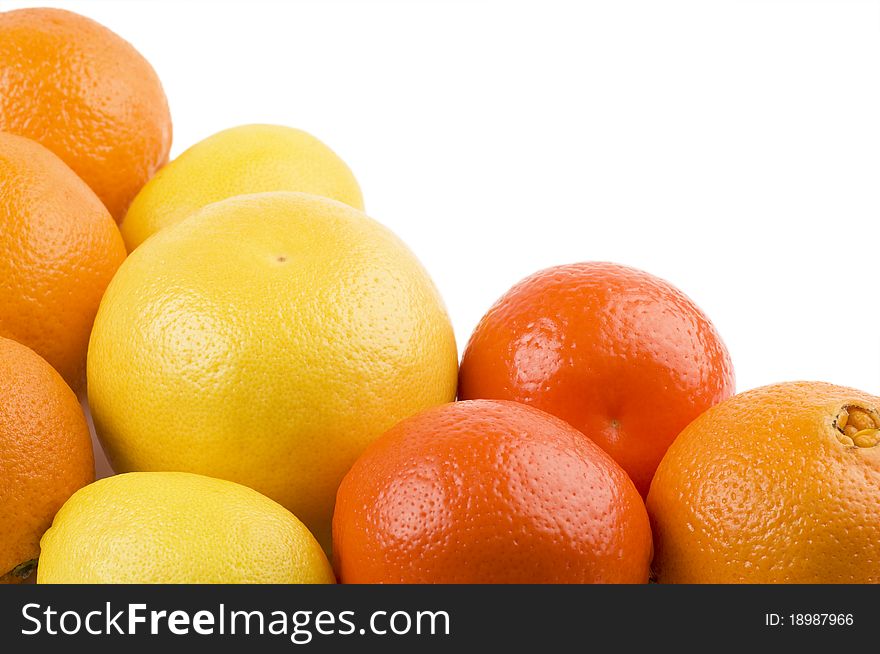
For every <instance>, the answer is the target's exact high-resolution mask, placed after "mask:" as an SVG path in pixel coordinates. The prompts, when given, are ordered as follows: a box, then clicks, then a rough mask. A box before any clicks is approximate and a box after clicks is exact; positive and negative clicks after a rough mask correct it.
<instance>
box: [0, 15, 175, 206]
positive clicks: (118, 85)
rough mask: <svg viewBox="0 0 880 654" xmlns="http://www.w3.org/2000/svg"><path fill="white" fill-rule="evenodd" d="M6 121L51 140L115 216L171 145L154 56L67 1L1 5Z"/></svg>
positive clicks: (10, 127) (0, 70) (0, 100)
mask: <svg viewBox="0 0 880 654" xmlns="http://www.w3.org/2000/svg"><path fill="white" fill-rule="evenodd" d="M0 131H4V132H12V133H15V134H20V135H22V136H27V137H29V138H32V139H34V140H36V141H39V142H40V143H42V144H43V145H45V146H46V147H47V148H49V149H50V150H52V151H53V152H54V153H55V154H57V155H58V156H59V157H61V159H63V160H64V162H65V163H67V165H69V166H70V167H71V168H73V170H75V171H76V173H77V174H78V175H79V176H80V177H82V178H83V179H84V180H85V181H86V183H87V184H88V185H89V186H91V187H92V189H93V190H94V191H95V193H97V195H98V197H100V198H101V200H102V201H103V202H104V204H105V205H106V206H107V208H108V209H109V210H110V213H111V214H112V215H113V216H114V217H115V218H116V220H121V219H122V217H123V215H124V214H125V210H126V209H127V208H128V205H129V204H130V203H131V201H132V199H133V198H134V196H135V195H136V194H137V192H138V191H139V190H140V189H141V187H142V186H143V185H144V184H146V183H147V180H149V179H150V177H152V175H153V174H154V173H155V172H156V171H157V170H158V169H159V168H160V167H161V166H162V165H163V164H164V163H165V162H166V161H168V151H169V149H170V148H171V117H170V115H169V111H168V101H167V100H166V98H165V92H164V91H163V90H162V85H161V84H160V83H159V78H158V77H157V76H156V73H155V71H154V70H153V68H152V67H151V66H150V64H149V63H147V61H146V60H145V59H144V58H143V57H142V56H141V55H140V54H139V53H138V51H137V50H135V49H134V48H133V47H132V46H131V45H130V44H129V43H128V42H126V41H125V40H123V39H122V38H120V37H119V36H117V35H116V34H114V33H113V32H111V31H110V30H108V29H107V28H106V27H103V26H102V25H99V24H98V23H96V22H95V21H93V20H90V19H88V18H85V17H84V16H80V15H78V14H74V13H72V12H69V11H64V10H61V9H19V10H16V11H8V12H4V13H0Z"/></svg>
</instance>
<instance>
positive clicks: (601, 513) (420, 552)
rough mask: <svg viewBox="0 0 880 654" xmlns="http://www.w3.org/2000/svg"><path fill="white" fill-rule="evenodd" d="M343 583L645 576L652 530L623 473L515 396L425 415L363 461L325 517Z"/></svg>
mask: <svg viewBox="0 0 880 654" xmlns="http://www.w3.org/2000/svg"><path fill="white" fill-rule="evenodd" d="M333 546H334V561H335V567H336V572H337V574H338V575H339V579H340V581H342V582H344V583H645V582H646V581H647V580H648V565H649V563H650V560H651V531H650V528H649V526H648V517H647V514H646V513H645V507H644V504H643V503H642V498H641V497H640V496H639V494H638V492H637V491H636V489H635V487H634V486H633V484H632V482H631V481H630V480H629V478H628V477H627V476H626V473H624V472H623V470H621V468H620V467H619V466H618V465H617V464H616V463H614V461H613V460H612V459H611V457H609V456H608V455H607V454H605V453H604V452H603V451H602V450H601V449H600V448H599V447H598V446H596V445H595V444H594V443H593V442H591V441H590V440H589V439H587V438H585V437H584V435H583V434H581V433H580V432H578V431H577V430H576V429H574V428H572V427H571V426H570V425H568V424H566V423H564V422H563V421H561V420H559V419H558V418H555V417H553V416H551V415H549V414H547V413H544V412H543V411H538V410H537V409H532V408H530V407H527V406H524V405H522V404H517V403H514V402H498V401H488V400H478V401H472V402H456V403H454V404H447V405H445V406H441V407H436V408H433V409H428V410H426V411H424V412H422V413H420V414H418V415H416V416H413V417H411V418H408V419H406V420H404V421H403V422H401V423H399V424H398V425H396V426H395V427H393V428H392V429H390V430H389V431H388V432H387V433H385V434H384V435H383V436H382V437H381V438H379V439H378V440H377V441H376V442H375V443H373V444H372V445H371V446H370V447H369V448H368V449H367V451H366V452H365V453H364V454H363V456H361V458H360V459H358V461H357V463H355V465H354V467H352V469H351V471H350V472H349V473H348V475H346V477H345V479H344V480H343V482H342V485H341V486H340V488H339V493H338V496H337V500H336V512H335V515H334V517H333Z"/></svg>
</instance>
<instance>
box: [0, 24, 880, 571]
mask: <svg viewBox="0 0 880 654" xmlns="http://www.w3.org/2000/svg"><path fill="white" fill-rule="evenodd" d="M171 133H172V129H171V119H170V113H169V108H168V103H167V100H166V98H165V94H164V92H163V89H162V86H161V84H160V82H159V78H158V76H157V75H156V73H155V72H154V71H153V69H152V68H151V66H150V65H149V63H147V61H146V60H144V58H143V57H142V56H141V55H140V54H139V53H138V52H137V51H136V50H135V49H134V48H133V47H132V46H131V45H130V44H128V43H127V42H126V41H124V40H123V39H122V38H120V37H119V36H117V35H116V34H114V33H113V32H111V31H110V30H108V29H106V28H104V27H103V26H101V25H98V24H97V23H95V22H93V21H91V20H90V19H88V18H85V17H83V16H79V15H76V14H73V13H70V12H66V11H62V10H54V9H26V10H18V11H10V12H6V13H0V582H4V583H17V582H21V581H23V580H25V579H28V578H33V577H34V576H36V579H37V581H38V582H39V583H334V582H337V581H339V582H343V583H646V582H648V581H649V580H654V581H657V582H660V583H701V582H707V583H719V582H721V583H727V582H735V583H740V582H791V583H796V582H811V583H840V582H848V583H853V582H880V446H878V443H880V398H876V397H873V396H871V395H868V394H866V393H862V392H860V391H857V390H853V389H849V388H843V387H839V386H833V385H830V384H825V383H819V382H815V383H808V382H797V383H787V384H776V385H773V386H766V387H763V388H758V389H754V390H750V391H747V392H744V393H741V394H738V395H736V394H734V393H735V389H734V371H733V365H732V363H731V357H730V355H729V353H728V351H727V349H726V347H725V345H724V343H723V341H722V339H721V337H720V335H719V334H718V331H717V330H716V329H715V327H714V326H713V324H712V322H711V321H710V320H709V318H708V317H707V316H706V315H705V314H704V313H703V312H702V311H701V310H700V309H699V307H697V306H696V305H695V304H694V302H692V301H691V300H690V299H689V298H688V297H687V296H686V295H685V294H684V293H683V292H682V291H680V290H679V289H678V288H676V287H675V286H673V285H672V284H670V283H668V282H666V281H664V280H661V279H659V278H657V277H654V276H653V275H650V274H648V273H646V272H642V271H639V270H635V269H633V268H629V267H626V266H622V265H617V264H612V263H600V262H587V263H576V264H568V265H560V266H557V267H554V268H550V269H547V270H543V271H540V272H537V273H534V274H532V275H531V276H528V277H526V278H525V279H523V280H522V281H520V282H519V283H517V284H516V285H514V286H513V287H512V288H511V289H510V291H508V292H507V293H506V294H505V295H504V296H503V297H501V298H500V299H499V300H498V301H497V302H496V304H495V305H494V306H492V307H491V308H489V310H488V312H487V313H486V314H485V316H484V318H483V319H482V320H481V321H480V323H479V325H478V326H477V327H476V329H475V331H474V332H473V335H472V337H471V338H470V341H469V342H468V343H467V346H466V348H465V349H464V354H463V356H462V359H461V364H460V366H459V359H458V350H457V347H456V343H455V339H454V336H453V329H452V325H451V322H450V318H449V315H448V313H447V310H446V306H445V304H444V302H443V300H442V299H441V297H440V295H439V293H438V291H437V289H436V287H435V286H434V283H433V281H432V280H431V278H430V276H429V275H428V273H427V271H426V270H425V269H424V268H423V267H422V265H421V264H420V263H419V261H418V259H417V258H416V257H415V255H414V254H413V253H412V252H411V251H410V250H409V249H408V248H407V246H406V245H405V244H404V243H403V242H402V241H401V240H400V239H399V238H397V237H396V236H395V235H394V234H393V233H392V232H391V231H390V230H388V229H387V228H386V227H384V226H383V225H382V224H381V223H379V222H377V221H375V220H373V219H372V218H370V217H368V216H367V214H365V213H364V202H363V197H362V194H361V189H360V187H359V186H358V183H357V181H356V180H355V177H354V175H353V174H352V171H351V170H350V169H349V168H348V166H347V165H346V164H345V163H344V162H343V161H342V159H340V157H339V156H337V154H336V153H334V152H333V150H331V149H330V148H329V147H328V146H327V145H325V144H324V143H323V142H322V141H320V140H318V139H317V138H315V137H314V136H312V135H310V134H307V133H305V132H303V131H300V130H297V129H293V128H291V127H285V126H277V125H244V126H238V127H232V128H230V129H227V130H224V131H221V132H219V133H217V134H215V135H213V136H210V137H209V138H207V139H205V140H203V141H202V142H200V143H197V144H195V145H192V146H191V147H190V148H189V149H187V150H186V151H185V152H183V154H181V155H180V156H179V157H177V158H176V159H174V160H173V161H170V162H169V150H170V146H171ZM86 409H87V410H88V411H90V413H91V417H92V419H93V421H94V426H95V431H96V434H97V437H98V438H99V439H100V443H101V445H102V446H103V449H104V451H105V453H106V455H107V457H108V459H109V461H110V463H111V464H112V467H113V469H114V471H115V472H116V473H117V474H116V475H115V476H111V477H109V478H105V479H101V480H99V481H95V472H94V461H95V459H94V454H93V449H92V442H91V438H90V433H89V428H88V423H87V418H86V414H85V413H84V410H86ZM35 570H36V575H34V574H33V573H34V571H35Z"/></svg>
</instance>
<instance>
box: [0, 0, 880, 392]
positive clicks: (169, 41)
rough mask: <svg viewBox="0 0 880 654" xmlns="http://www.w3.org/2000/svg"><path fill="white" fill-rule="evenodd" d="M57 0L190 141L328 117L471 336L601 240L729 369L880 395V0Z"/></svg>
mask: <svg viewBox="0 0 880 654" xmlns="http://www.w3.org/2000/svg"><path fill="white" fill-rule="evenodd" d="M35 4H38V5H50V6H61V7H64V8H67V9H72V10H74V11H77V12H79V13H82V14H85V15H87V16H90V17H92V18H94V19H96V20H98V21H99V22H101V23H103V24H105V25H107V26H108V27H110V28H111V29H112V30H114V31H115V32H117V33H118V34H120V35H122V36H123V37H124V38H126V39H127V40H129V41H130V42H131V43H133V44H134V45H135V47H137V48H138V49H139V50H140V51H141V52H142V53H143V54H144V55H145V56H146V57H147V59H148V60H149V61H150V62H151V63H152V64H153V66H154V67H155V68H156V70H157V72H158V74H159V76H160V78H161V79H162V81H163V83H164V86H165V90H166V92H167V94H168V97H169V101H170V104H171V110H172V115H173V119H174V130H175V138H174V148H173V152H172V155H177V154H179V153H180V152H182V151H183V150H184V149H185V148H186V147H188V146H190V145H192V144H193V143H195V142H196V141H198V140H200V139H202V138H204V137H206V136H208V135H210V134H212V133H213V132H215V131H218V130H220V129H223V128H226V127H230V126H233V125H236V124H241V123H251V122H273V123H281V124H287V125H290V126H294V127H299V128H302V129H305V130H307V131H309V132H312V133H313V134H315V135H316V136H318V137H319V138H321V139H322V140H324V141H325V142H326V143H327V144H329V145H330V146H331V147H332V148H334V149H335V150H336V151H337V152H338V153H339V154H340V155H341V156H342V157H343V159H345V160H346V161H347V162H348V164H349V165H350V166H351V167H352V169H353V170H354V173H355V175H356V176H357V178H358V180H359V181H360V183H361V186H362V188H363V191H364V196H365V200H366V204H367V212H368V213H369V214H370V215H372V216H373V217H374V218H376V219H378V220H380V221H381V222H384V223H385V224H386V225H388V226H390V227H391V228H392V229H393V230H395V231H396V232H397V233H398V234H399V235H400V236H401V237H402V238H403V239H404V240H405V241H406V242H407V243H408V244H409V245H410V247H411V248H412V249H413V250H414V251H415V252H416V253H417V254H418V256H419V257H420V258H421V259H422V261H423V262H424V264H425V265H426V267H427V268H428V270H429V271H430V272H431V274H432V276H433V278H434V280H435V281H436V283H437V285H438V286H439V287H440V290H441V292H442V293H443V296H444V298H445V300H446V303H447V306H448V308H449V311H450V313H451V315H452V319H453V322H454V324H455V329H456V333H457V336H458V339H459V348H460V349H461V348H463V347H464V344H465V342H466V340H467V337H468V336H469V334H470V331H471V330H472V329H473V327H474V326H475V324H476V323H477V321H478V320H479V318H480V317H481V316H482V314H483V313H484V312H485V310H486V309H487V308H488V307H489V306H490V304H491V303H492V302H493V301H494V300H495V299H496V298H497V297H498V296H499V295H501V294H502V293H503V292H504V291H506V290H507V289H508V288H509V287H510V286H511V285H512V284H513V283H515V282H516V281H518V280H519V279H521V278H522V277H524V276H526V275H528V274H530V273H532V272H534V271H535V270H538V269H540V268H543V267H546V266H550V265H555V264H560V263H567V262H572V261H581V260H591V259H602V260H612V261H618V262H621V263H626V264H630V265H634V266H637V267H640V268H643V269H645V270H648V271H649V272H652V273H654V274H657V275H660V276H661V277H664V278H666V279H668V280H670V281H671V282H673V283H674V284H676V285H677V286H679V287H680V288H681V289H682V290H684V291H685V292H686V293H687V294H689V295H690V296H691V297H692V298H693V299H694V300H696V302H697V303H698V304H699V305H701V306H702V307H703V309H704V310H705V311H706V312H707V313H708V314H709V316H710V317H711V318H712V320H713V321H714V322H715V324H716V326H717V327H718V329H719V330H720V332H721V334H722V336H723V337H724V339H725V341H726V342H727V345H728V347H729V348H730V350H731V353H732V356H733V359H734V364H735V367H736V372H737V378H738V383H737V386H738V390H745V389H747V388H750V387H753V386H758V385H762V384H765V383H771V382H776V381H783V380H790V379H822V380H827V381H831V382H835V383H839V384H846V385H851V386H855V387H859V388H862V389H864V390H867V391H870V392H873V393H875V394H880V297H878V294H877V288H878V283H880V227H878V216H880V192H878V191H880V2H877V1H861V2H858V1H847V0H828V1H824V2H820V1H808V0H798V1H781V0H764V1H759V0H753V1H748V0H740V1H733V0H693V1H675V0H665V1H657V0H645V1H626V0H609V1H605V2H553V1H548V0H543V1H541V2H537V1H534V2H511V1H510V0H508V1H506V2H500V1H499V2H490V1H479V0H477V1H468V2H465V1H458V2H456V1H452V2H450V1H447V2H433V1H414V0H410V1H408V2H407V1H403V0H400V1H397V2H387V1H386V2H382V1H378V0H360V1H357V2H354V1H352V2H342V1H332V0H322V1H320V2H319V1H312V2H307V1H291V0H288V1H285V2H275V3H272V2H258V1H255V0H247V1H245V0H241V1H239V2H228V3H224V2H216V1H215V2H195V1H193V2H180V1H177V2H171V1H167V2H156V1H155V0H154V1H151V2H138V1H126V2H121V1H119V0H115V1H105V2H100V1H91V2H86V1H67V2H48V1H46V0H39V2H17V1H13V0H0V8H3V9H7V8H10V9H11V8H16V7H23V6H33V5H35Z"/></svg>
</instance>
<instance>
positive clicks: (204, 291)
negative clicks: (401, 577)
mask: <svg viewBox="0 0 880 654" xmlns="http://www.w3.org/2000/svg"><path fill="white" fill-rule="evenodd" d="M456 372H457V355H456V347H455V339H454V336H453V332H452V327H451V324H450V322H449V318H448V316H447V315H446V311H445V308H444V307H443V303H442V300H441V299H440V296H439V294H438V293H437V291H436V289H435V287H434V285H433V283H432V282H431V280H430V278H429V277H428V275H427V273H426V272H425V270H424V269H423V268H422V266H421V264H420V263H419V262H418V261H417V259H416V258H415V257H414V256H413V255H412V253H411V252H410V251H409V250H408V249H407V248H406V246H405V245H403V243H401V241H400V240H399V239H397V237H395V236H394V235H393V234H392V233H391V232H390V231H389V230H387V229H386V228H384V227H382V226H381V225H379V223H377V222H375V221H373V220H371V219H370V218H368V217H367V216H365V215H364V214H363V213H361V212H360V211H357V210H356V209H352V208H351V207H349V206H347V205H344V204H342V203H340V202H335V201H333V200H328V199H326V198H319V197H317V196H310V195H306V194H301V193H288V192H276V193H261V194H256V195H245V196H239V197H236V198H230V199H227V200H224V201H222V202H218V203H215V204H212V205H209V206H208V207H206V208H204V209H203V210H201V211H200V212H199V213H198V214H195V215H193V216H192V217H190V218H189V219H187V220H185V221H184V222H182V223H179V224H178V225H174V226H172V227H169V228H167V229H165V230H163V231H162V232H161V233H159V234H157V235H156V236H154V237H153V238H151V239H150V240H149V241H148V242H147V243H144V245H143V246H142V247H140V248H138V249H137V250H135V252H134V253H132V254H131V256H130V257H129V258H128V260H127V261H126V262H125V264H124V265H123V266H122V267H121V268H120V270H119V273H118V274H117V275H116V277H115V278H114V280H113V283H112V284H111V285H110V288H109V289H108V291H107V294H106V296H105V298H104V301H103V302H102V304H101V309H100V311H99V312H98V317H97V319H96V321H95V328H94V331H93V332H92V340H91V345H90V349H89V369H88V375H89V402H90V405H91V409H92V415H93V417H94V420H95V427H96V429H97V433H98V435H99V437H100V439H101V442H102V443H103V444H104V446H105V449H106V450H107V453H108V454H109V458H110V462H111V464H112V465H113V467H114V469H115V470H116V471H117V472H120V471H132V470H183V471H188V472H198V473H202V474H207V475H210V476H214V477H220V478H224V479H230V480H232V481H237V482H239V483H243V484H245V485H247V486H250V487H252V488H255V489H257V490H258V491H260V492H262V493H264V494H265V495H268V496H269V497H271V498H273V499H274V500H276V501H278V502H280V503H281V504H283V505H284V506H285V507H287V508H288V509H290V510H291V511H292V512H293V513H294V514H295V515H297V517H299V518H300V519H301V520H302V521H303V522H304V523H305V524H306V525H307V526H308V527H309V528H310V529H311V530H312V532H313V533H314V534H315V536H316V537H317V538H318V540H319V541H321V542H322V544H324V545H325V546H329V541H330V517H331V513H332V511H333V502H334V497H335V493H336V488H337V486H338V484H339V482H340V480H341V479H342V476H343V475H344V474H345V472H346V471H347V470H348V468H349V466H351V464H352V463H353V462H354V460H355V459H356V458H357V456H358V455H359V454H360V453H361V452H362V451H363V449H364V448H365V447H366V446H367V444H369V443H370V442H371V441H372V440H373V439H375V438H376V437H378V436H379V435H380V434H381V433H382V432H383V431H385V430H386V429H387V428H388V427H390V426H391V425H393V424H394V423H395V422H397V421H398V420H400V419H401V418H404V417H406V416H408V415H411V414H413V413H416V412H417V411H419V410H421V409H424V408H426V407H429V406H433V405H436V404H441V403H444V402H448V401H450V400H452V399H453V398H454V397H455V384H456Z"/></svg>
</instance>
